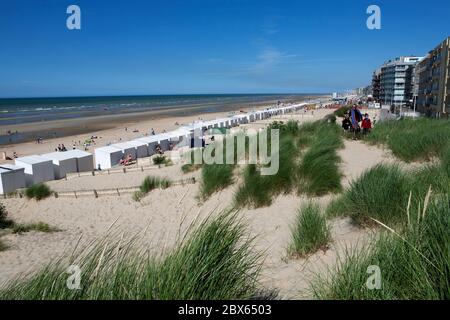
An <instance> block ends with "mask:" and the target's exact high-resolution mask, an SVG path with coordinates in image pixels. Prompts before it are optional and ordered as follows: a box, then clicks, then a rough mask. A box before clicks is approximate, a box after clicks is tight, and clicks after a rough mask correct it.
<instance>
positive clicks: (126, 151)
mask: <svg viewBox="0 0 450 320" xmlns="http://www.w3.org/2000/svg"><path fill="white" fill-rule="evenodd" d="M111 147H114V148H117V149H120V150H122V152H123V156H124V157H127V156H129V155H130V156H131V159H133V160H136V159H137V151H136V147H135V146H133V145H131V144H129V143H128V142H120V143H114V144H112V145H111Z"/></svg>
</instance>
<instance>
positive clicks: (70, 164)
mask: <svg viewBox="0 0 450 320" xmlns="http://www.w3.org/2000/svg"><path fill="white" fill-rule="evenodd" d="M42 156H43V157H44V158H47V159H49V160H51V161H52V162H53V171H54V172H55V179H63V178H65V177H66V175H67V174H68V173H72V172H77V158H75V157H74V156H73V155H72V154H70V153H68V152H51V153H46V154H43V155H42Z"/></svg>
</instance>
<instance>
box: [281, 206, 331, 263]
mask: <svg viewBox="0 0 450 320" xmlns="http://www.w3.org/2000/svg"><path fill="white" fill-rule="evenodd" d="M330 240H331V235H330V230H329V228H328V226H327V221H326V218H325V216H324V215H322V214H321V212H320V207H319V205H318V204H315V203H312V202H310V203H308V204H306V205H304V206H302V207H301V208H300V210H299V211H298V214H297V217H296V221H295V224H294V226H293V228H292V242H291V245H290V247H289V253H290V254H291V255H295V256H299V257H304V256H306V255H309V254H312V253H314V252H316V251H317V250H319V249H321V248H325V247H326V245H327V243H328V242H330Z"/></svg>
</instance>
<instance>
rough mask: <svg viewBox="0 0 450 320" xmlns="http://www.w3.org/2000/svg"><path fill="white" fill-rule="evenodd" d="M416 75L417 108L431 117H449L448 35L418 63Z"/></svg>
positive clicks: (449, 63)
mask: <svg viewBox="0 0 450 320" xmlns="http://www.w3.org/2000/svg"><path fill="white" fill-rule="evenodd" d="M416 75H417V76H418V77H419V86H418V98H417V110H418V111H420V112H422V113H425V114H426V115H428V116H432V117H437V118H440V117H450V37H448V38H447V39H445V40H444V41H443V42H442V43H440V44H439V45H438V46H437V47H436V48H434V49H433V50H431V51H430V52H429V54H428V55H427V56H426V57H425V59H423V60H422V61H421V62H420V63H419V64H418V67H417V70H416Z"/></svg>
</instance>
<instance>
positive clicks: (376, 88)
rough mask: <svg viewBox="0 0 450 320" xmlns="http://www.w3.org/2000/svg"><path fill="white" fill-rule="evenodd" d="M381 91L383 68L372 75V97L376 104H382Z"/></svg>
mask: <svg viewBox="0 0 450 320" xmlns="http://www.w3.org/2000/svg"><path fill="white" fill-rule="evenodd" d="M380 90H381V68H379V69H377V70H376V71H375V72H374V73H373V75H372V97H373V100H374V101H375V102H380Z"/></svg>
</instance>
